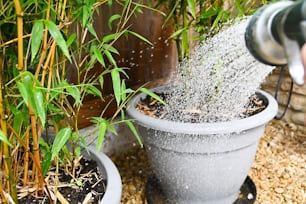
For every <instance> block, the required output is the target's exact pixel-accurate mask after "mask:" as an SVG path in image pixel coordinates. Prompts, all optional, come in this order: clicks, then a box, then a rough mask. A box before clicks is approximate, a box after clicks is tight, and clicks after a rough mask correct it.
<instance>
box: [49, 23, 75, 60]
mask: <svg viewBox="0 0 306 204" xmlns="http://www.w3.org/2000/svg"><path fill="white" fill-rule="evenodd" d="M44 23H45V25H46V26H47V27H48V31H49V33H50V35H51V36H52V37H53V38H54V40H55V42H56V43H57V45H58V46H59V48H60V49H61V50H62V52H63V54H64V55H65V56H66V57H67V58H68V60H69V61H70V62H71V57H70V54H69V51H68V47H67V44H66V41H65V40H64V37H63V35H62V33H61V32H60V31H59V29H58V28H57V26H56V25H55V24H54V23H53V22H52V21H49V20H44Z"/></svg>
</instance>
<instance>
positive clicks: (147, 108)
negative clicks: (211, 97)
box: [136, 92, 266, 123]
mask: <svg viewBox="0 0 306 204" xmlns="http://www.w3.org/2000/svg"><path fill="white" fill-rule="evenodd" d="M154 93H155V94H156V95H158V96H159V97H160V98H161V99H162V100H165V98H166V94H165V93H156V92H154ZM265 107H266V104H265V103H264V101H263V100H262V99H260V98H259V97H258V96H257V95H256V94H254V95H252V96H251V97H250V98H249V102H248V104H246V105H245V108H244V111H243V112H242V113H241V114H240V117H241V118H246V117H249V116H252V115H255V114H257V113H259V112H261V111H262V110H264V109H265ZM136 108H137V110H138V111H140V112H141V113H143V114H145V115H148V116H151V117H156V118H159V119H162V118H165V117H166V114H167V110H166V109H165V106H164V105H163V104H162V103H161V102H159V101H157V100H156V99H154V98H152V97H151V96H148V95H147V96H146V97H145V98H143V99H141V100H140V101H139V102H138V103H137V107H136ZM182 114H184V117H183V118H184V121H183V122H192V123H198V122H200V118H199V117H200V115H201V114H200V113H199V112H197V111H196V110H182V112H181V113H179V114H176V115H178V116H180V115H182Z"/></svg>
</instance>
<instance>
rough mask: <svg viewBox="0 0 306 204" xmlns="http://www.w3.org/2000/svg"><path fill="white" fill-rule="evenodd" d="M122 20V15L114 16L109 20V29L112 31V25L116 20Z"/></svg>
mask: <svg viewBox="0 0 306 204" xmlns="http://www.w3.org/2000/svg"><path fill="white" fill-rule="evenodd" d="M120 18H121V15H119V14H114V15H112V16H111V17H110V18H109V19H108V27H109V29H112V23H113V21H114V20H117V19H120Z"/></svg>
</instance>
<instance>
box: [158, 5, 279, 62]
mask: <svg viewBox="0 0 306 204" xmlns="http://www.w3.org/2000/svg"><path fill="white" fill-rule="evenodd" d="M272 1H274V0H272ZM272 1H268V0H262V1H259V0H216V1H215V0H187V1H186V0H178V1H177V0H158V1H157V7H159V6H161V7H164V6H166V8H167V9H168V13H167V19H166V23H167V22H171V23H172V22H173V24H174V29H175V31H174V33H173V34H172V35H171V38H173V39H175V40H176V45H177V50H178V57H179V61H182V60H183V59H184V58H188V57H189V55H190V49H191V48H192V47H193V46H192V45H194V44H197V43H199V42H202V41H204V40H205V39H206V37H208V36H209V35H211V34H213V33H215V32H216V31H217V30H218V29H219V27H220V25H221V24H222V23H225V22H227V21H229V20H230V19H232V18H233V17H242V16H244V15H250V14H252V13H253V12H254V11H255V10H256V8H258V7H260V6H261V5H262V4H266V3H269V2H272Z"/></svg>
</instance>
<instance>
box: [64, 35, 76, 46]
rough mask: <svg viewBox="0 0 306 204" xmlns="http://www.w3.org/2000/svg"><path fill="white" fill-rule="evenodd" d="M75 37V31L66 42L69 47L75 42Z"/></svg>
mask: <svg viewBox="0 0 306 204" xmlns="http://www.w3.org/2000/svg"><path fill="white" fill-rule="evenodd" d="M75 39H76V34H75V33H73V34H71V35H70V36H69V38H68V39H67V42H66V44H67V47H70V45H71V44H72V43H73V41H74V40H75Z"/></svg>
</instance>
